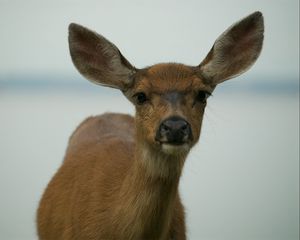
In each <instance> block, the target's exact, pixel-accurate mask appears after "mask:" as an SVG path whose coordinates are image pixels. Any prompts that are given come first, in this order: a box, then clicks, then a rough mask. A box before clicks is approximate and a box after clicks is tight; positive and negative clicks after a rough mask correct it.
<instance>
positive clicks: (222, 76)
mask: <svg viewBox="0 0 300 240" xmlns="http://www.w3.org/2000/svg"><path fill="white" fill-rule="evenodd" d="M263 38H264V22H263V16H262V14H261V13H260V12H254V13H252V14H251V15H249V16H247V17H245V18H244V19H242V20H240V21H239V22H237V23H235V24H233V25H232V26H231V27H229V28H228V29H227V30H226V31H225V32H224V33H223V34H222V35H221V36H220V37H219V38H218V39H217V40H216V41H215V43H214V45H213V47H212V49H211V50H210V52H209V53H208V55H207V56H206V58H205V59H204V60H203V61H202V63H201V64H200V65H199V68H200V74H201V76H203V77H204V78H205V79H206V80H207V81H209V82H210V83H211V84H213V85H217V84H218V83H221V82H223V81H225V80H228V79H230V78H233V77H236V76H238V75H240V74H242V73H243V72H245V71H247V70H248V69H249V68H250V67H251V66H252V65H253V64H254V62H255V61H256V59H257V58H258V56H259V54H260V52H261V49H262V44H263Z"/></svg>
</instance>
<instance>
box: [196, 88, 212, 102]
mask: <svg viewBox="0 0 300 240" xmlns="http://www.w3.org/2000/svg"><path fill="white" fill-rule="evenodd" d="M208 96H209V94H208V93H207V92H204V91H199V92H198V95H197V100H198V101H200V102H205V101H206V99H207V97H208Z"/></svg>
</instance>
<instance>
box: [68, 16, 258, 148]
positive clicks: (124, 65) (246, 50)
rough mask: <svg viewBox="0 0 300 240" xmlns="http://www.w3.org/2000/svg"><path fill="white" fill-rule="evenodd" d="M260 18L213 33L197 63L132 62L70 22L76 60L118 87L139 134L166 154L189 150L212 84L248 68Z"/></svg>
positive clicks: (97, 79)
mask: <svg viewBox="0 0 300 240" xmlns="http://www.w3.org/2000/svg"><path fill="white" fill-rule="evenodd" d="M263 32H264V24H263V17H262V14H261V13H260V12H255V13H253V14H251V15H249V16H247V17H246V18H244V19H242V20H240V21H239V22H237V23H235V24H233V25H232V26H231V27H229V28H228V29H227V30H226V31H225V32H224V33H223V34H221V35H220V37H218V38H217V40H216V41H215V43H214V45H213V47H212V48H211V50H210V52H209V53H208V55H207V56H206V57H205V59H204V60H203V61H202V62H201V63H200V64H199V65H197V66H187V65H183V64H176V63H161V64H156V65H153V66H150V67H146V68H143V69H138V68H135V67H134V66H133V65H132V64H130V63H129V61H128V60H127V59H126V58H125V57H124V56H123V55H122V54H121V52H120V51H119V49H118V48H117V47H116V46H115V45H114V44H113V43H111V42H109V41H108V40H107V39H105V38H104V37H103V36H101V35H99V34H97V33H95V32H93V31H90V30H88V29H87V28H84V27H82V26H80V25H77V24H74V23H72V24H70V26H69V46H70V53H71V57H72V60H73V63H74V65H75V66H76V67H77V69H78V70H79V72H80V73H81V74H82V75H83V76H85V77H86V78H87V79H89V80H90V81H92V82H94V83H96V84H99V85H103V86H108V87H112V88H117V89H120V90H121V91H122V92H123V93H124V95H125V96H126V97H127V98H128V99H129V101H131V102H132V103H133V104H134V105H135V107H136V129H137V130H136V132H137V139H138V141H139V142H141V143H143V144H147V145H148V146H150V147H151V148H153V149H155V150H156V151H160V152H163V153H165V154H175V153H187V152H188V151H189V150H190V148H191V147H192V146H193V145H194V144H195V143H196V142H197V141H198V139H199V135H200V130H201V123H202V119H203V114H204V109H205V106H206V100H207V98H208V97H209V96H210V95H211V93H212V92H213V90H214V89H215V87H216V86H217V85H218V84H219V83H221V82H223V81H225V80H228V79H230V78H233V77H236V76H238V75H240V74H241V73H243V72H245V71H246V70H248V69H249V68H250V67H251V66H252V65H253V63H254V62H255V61H256V59H257V58H258V56H259V54H260V52H261V49H262V43H263Z"/></svg>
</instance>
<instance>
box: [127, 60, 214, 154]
mask: <svg viewBox="0 0 300 240" xmlns="http://www.w3.org/2000/svg"><path fill="white" fill-rule="evenodd" d="M212 91H213V87H212V86H210V85H209V84H205V83H204V82H203V81H202V80H201V78H200V77H199V76H197V69H196V68H193V67H188V66H185V65H182V64H157V65H154V66H152V67H149V68H146V69H143V70H141V71H140V72H139V73H138V74H137V75H136V76H135V79H134V86H132V88H131V89H130V93H127V94H126V95H127V97H128V98H130V100H131V102H133V103H134V104H135V106H136V128H137V132H138V134H139V135H140V136H139V139H145V140H146V141H147V142H148V143H149V144H151V145H152V146H154V147H156V148H157V150H158V151H159V150H163V151H165V152H170V153H171V152H177V151H188V150H189V149H190V148H191V147H192V146H193V145H194V144H195V143H196V142H197V140H198V139H199V135H200V129H201V123H202V119H203V114H204V109H205V106H206V99H207V98H208V96H209V95H210V94H211V92H212Z"/></svg>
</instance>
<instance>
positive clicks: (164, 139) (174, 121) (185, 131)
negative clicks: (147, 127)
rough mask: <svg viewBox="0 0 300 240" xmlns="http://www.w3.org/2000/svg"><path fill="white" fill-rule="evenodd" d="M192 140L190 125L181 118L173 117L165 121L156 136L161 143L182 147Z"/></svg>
mask: <svg viewBox="0 0 300 240" xmlns="http://www.w3.org/2000/svg"><path fill="white" fill-rule="evenodd" d="M189 138H191V127H190V124H189V123H188V122H187V121H185V120H184V119H183V118H181V117H171V118H168V119H166V120H165V121H163V122H162V123H161V124H160V126H159V129H158V131H157V134H156V140H158V141H160V142H161V143H169V144H174V145H180V144H183V143H185V142H187V141H188V139H189Z"/></svg>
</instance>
